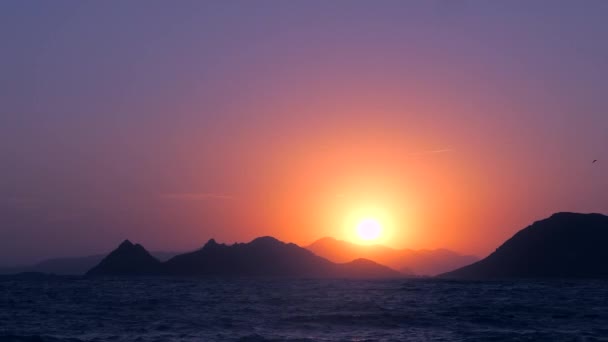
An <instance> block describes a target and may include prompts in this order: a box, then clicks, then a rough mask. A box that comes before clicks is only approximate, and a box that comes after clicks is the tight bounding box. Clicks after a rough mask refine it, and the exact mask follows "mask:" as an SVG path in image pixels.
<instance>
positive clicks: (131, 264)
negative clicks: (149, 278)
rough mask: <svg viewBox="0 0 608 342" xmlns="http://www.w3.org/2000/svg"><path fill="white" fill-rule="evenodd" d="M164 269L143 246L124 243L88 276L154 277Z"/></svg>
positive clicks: (88, 273)
mask: <svg viewBox="0 0 608 342" xmlns="http://www.w3.org/2000/svg"><path fill="white" fill-rule="evenodd" d="M161 269H162V263H161V262H160V260H158V259H156V258H155V257H153V256H152V255H151V254H150V253H149V252H148V251H147V250H146V249H145V248H144V247H143V246H142V245H140V244H135V245H134V244H133V243H131V241H129V240H125V241H123V243H121V244H120V246H118V248H116V249H115V250H114V251H112V252H111V253H110V254H108V256H106V257H105V258H103V260H101V262H100V263H99V264H98V265H97V266H95V267H93V268H92V269H90V270H89V271H88V272H87V275H104V274H112V275H154V274H158V273H159V272H160V271H161Z"/></svg>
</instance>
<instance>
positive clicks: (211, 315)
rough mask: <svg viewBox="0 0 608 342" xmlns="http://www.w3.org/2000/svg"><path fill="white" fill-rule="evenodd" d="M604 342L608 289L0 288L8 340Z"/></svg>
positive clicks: (110, 282) (333, 285)
mask: <svg viewBox="0 0 608 342" xmlns="http://www.w3.org/2000/svg"><path fill="white" fill-rule="evenodd" d="M64 340H65V341H74V342H76V341H272V340H281V341H282V340H287V341H514V340H519V341H608V282H600V281H514V282H452V281H439V280H393V281H350V280H279V279H223V280H222V279H170V280H169V279H140V280H136V279H106V280H99V279H97V280H92V279H86V278H54V279H50V280H7V279H4V280H0V341H64Z"/></svg>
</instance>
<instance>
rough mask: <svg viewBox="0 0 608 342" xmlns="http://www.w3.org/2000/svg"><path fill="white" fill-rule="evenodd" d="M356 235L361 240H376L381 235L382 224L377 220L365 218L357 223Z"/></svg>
mask: <svg viewBox="0 0 608 342" xmlns="http://www.w3.org/2000/svg"><path fill="white" fill-rule="evenodd" d="M357 235H358V236H359V238H360V239H361V240H364V241H372V240H377V239H378V238H380V235H382V225H381V224H380V222H378V220H375V219H373V218H366V219H363V220H361V222H359V223H358V224H357Z"/></svg>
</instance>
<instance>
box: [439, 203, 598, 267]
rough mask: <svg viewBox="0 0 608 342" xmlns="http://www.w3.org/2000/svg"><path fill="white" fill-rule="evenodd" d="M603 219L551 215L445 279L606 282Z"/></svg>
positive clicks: (558, 214) (586, 215)
mask: <svg viewBox="0 0 608 342" xmlns="http://www.w3.org/2000/svg"><path fill="white" fill-rule="evenodd" d="M607 246H608V216H604V215H601V214H577V213H557V214H554V215H552V216H551V217H549V218H547V219H544V220H541V221H537V222H534V223H533V224H532V225H530V226H528V227H526V228H524V229H522V230H520V231H519V232H518V233H516V234H515V235H514V236H513V237H512V238H510V239H509V240H507V241H506V242H505V243H504V244H502V245H501V246H500V247H498V249H496V251H495V252H494V253H492V254H490V255H489V256H488V257H487V258H485V259H483V260H480V261H478V262H476V263H474V264H472V265H469V266H466V267H463V268H460V269H457V270H455V271H452V272H448V273H445V274H442V275H441V277H445V278H463V279H484V278H608V262H606V261H608V248H607Z"/></svg>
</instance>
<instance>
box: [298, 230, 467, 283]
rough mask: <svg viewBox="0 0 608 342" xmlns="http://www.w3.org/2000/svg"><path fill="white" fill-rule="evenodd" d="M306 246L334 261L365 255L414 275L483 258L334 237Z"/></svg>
mask: <svg viewBox="0 0 608 342" xmlns="http://www.w3.org/2000/svg"><path fill="white" fill-rule="evenodd" d="M306 248H307V249H308V250H310V251H312V252H313V253H315V254H316V255H319V256H322V257H324V258H327V259H328V260H331V261H333V262H346V261H350V260H354V259H357V258H365V259H369V260H373V261H375V262H377V263H380V264H382V265H386V266H389V267H391V268H393V269H396V270H399V271H401V272H403V273H405V274H410V275H412V274H415V275H430V276H433V275H437V274H440V273H443V272H447V271H451V270H453V269H456V268H459V267H462V266H465V265H469V264H472V263H474V262H476V261H477V260H479V258H477V257H476V256H473V255H461V254H458V253H456V252H452V251H450V250H447V249H435V250H426V249H422V250H411V249H393V248H390V247H386V246H382V245H358V244H354V243H350V242H346V241H342V240H336V239H334V238H330V237H326V238H322V239H319V240H317V241H315V242H313V243H312V244H311V245H309V246H307V247H306Z"/></svg>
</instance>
